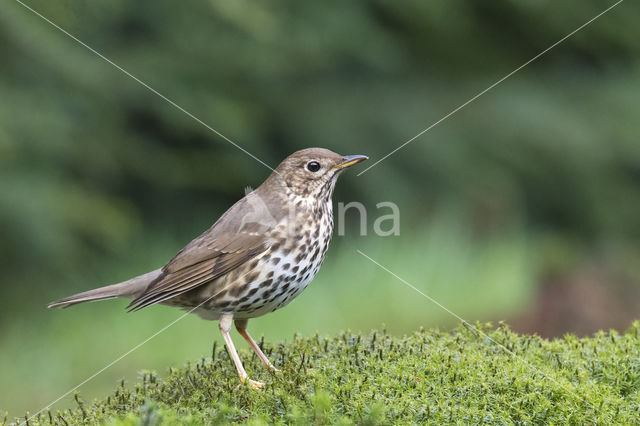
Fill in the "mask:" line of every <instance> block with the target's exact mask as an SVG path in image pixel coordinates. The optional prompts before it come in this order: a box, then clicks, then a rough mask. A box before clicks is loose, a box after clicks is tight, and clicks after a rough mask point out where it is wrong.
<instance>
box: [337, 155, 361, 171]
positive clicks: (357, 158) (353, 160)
mask: <svg viewBox="0 0 640 426" xmlns="http://www.w3.org/2000/svg"><path fill="white" fill-rule="evenodd" d="M368 159H369V157H367V156H366V155H345V156H344V157H342V163H338V164H336V165H335V166H333V167H332V168H330V169H329V171H331V170H336V169H338V170H339V169H344V168H347V167H351V166H353V165H354V164H358V163H360V162H362V161H364V160H368Z"/></svg>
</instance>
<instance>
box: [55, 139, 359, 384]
mask: <svg viewBox="0 0 640 426" xmlns="http://www.w3.org/2000/svg"><path fill="white" fill-rule="evenodd" d="M367 159H368V157H367V156H365V155H346V156H343V155H339V154H336V153H335V152H332V151H330V150H328V149H324V148H307V149H302V150H300V151H296V152H294V153H293V154H291V155H289V156H288V157H287V158H285V159H284V160H283V161H282V162H281V163H280V164H279V165H278V166H277V167H276V168H275V169H274V170H273V172H272V173H271V174H270V175H269V176H268V177H267V179H266V180H265V181H264V182H263V183H262V184H261V185H260V186H259V187H257V188H256V189H255V190H248V191H247V194H246V195H245V196H244V197H243V198H241V199H240V200H239V201H237V202H236V203H235V204H234V205H233V206H231V207H230V208H229V209H228V210H227V211H226V212H225V213H224V214H223V215H222V216H220V218H219V219H218V220H217V221H216V222H215V223H214V224H213V225H212V226H211V227H210V228H209V229H208V230H206V231H205V232H204V233H202V234H201V235H200V236H198V237H196V238H195V239H194V240H192V241H191V242H190V243H189V244H187V245H186V246H185V247H184V248H183V249H182V250H180V251H179V252H178V253H177V254H176V255H175V256H174V257H173V258H172V259H171V260H169V262H168V263H167V264H166V265H165V266H163V267H162V268H159V269H156V270H153V271H151V272H148V273H146V274H143V275H140V276H137V277H134V278H131V279H129V280H127V281H123V282H121V283H118V284H112V285H108V286H105V287H100V288H97V289H94V290H89V291H86V292H83V293H78V294H75V295H73V296H69V297H66V298H64V299H60V300H57V301H54V302H51V303H50V304H49V305H48V307H49V308H66V307H69V306H72V305H76V304H78V303H84V302H91V301H98V300H107V299H114V298H127V299H131V302H130V303H129V305H128V306H127V308H128V311H129V312H131V311H137V310H140V309H142V308H145V307H147V306H150V305H153V304H162V305H169V306H174V307H178V308H182V309H184V310H186V311H187V312H189V313H195V314H197V315H198V316H200V317H201V318H203V319H206V320H218V326H219V329H220V332H221V333H222V337H223V338H224V341H225V344H226V345H227V348H228V350H229V353H230V355H231V358H232V360H233V363H234V364H235V367H236V369H237V371H238V376H239V377H240V381H241V382H243V383H245V382H247V383H248V384H249V385H250V386H251V387H253V388H255V389H260V388H262V387H263V386H264V383H263V382H260V381H256V380H251V379H249V378H248V377H247V373H246V371H245V369H244V367H243V365H242V361H241V360H240V357H239V356H238V353H237V351H236V349H235V346H234V344H233V341H232V340H231V336H230V331H231V327H232V323H233V324H235V327H236V329H237V331H238V333H239V334H240V335H241V336H242V337H243V338H244V339H245V340H246V341H247V342H248V343H249V346H250V347H251V349H252V350H253V351H254V352H255V353H256V355H257V356H258V358H259V359H260V360H261V361H262V363H263V364H264V365H265V366H266V367H267V368H270V369H272V370H274V371H277V369H276V368H275V367H274V366H273V364H272V363H271V362H270V361H269V359H268V358H267V357H266V355H265V354H264V353H263V352H262V350H261V349H260V347H259V346H258V345H257V344H256V342H255V341H254V340H253V338H252V337H251V335H250V334H249V333H248V331H247V324H248V321H249V319H251V318H256V317H259V316H262V315H265V314H267V313H270V312H273V311H275V310H276V309H280V308H282V307H284V306H285V305H287V304H288V303H290V302H291V301H292V300H293V299H294V298H296V297H297V296H298V295H300V293H301V292H302V291H303V290H304V289H305V288H306V287H307V286H308V285H309V283H310V282H311V281H312V280H313V278H314V277H315V276H316V274H317V273H318V270H319V269H320V266H321V264H322V262H323V260H324V258H325V254H326V253H327V249H328V248H329V243H330V241H331V236H332V232H333V207H332V195H333V190H334V188H335V185H336V182H337V180H338V176H339V175H340V174H341V173H342V172H343V171H345V170H346V169H347V168H349V167H350V166H353V165H355V164H357V163H360V162H362V161H364V160H367Z"/></svg>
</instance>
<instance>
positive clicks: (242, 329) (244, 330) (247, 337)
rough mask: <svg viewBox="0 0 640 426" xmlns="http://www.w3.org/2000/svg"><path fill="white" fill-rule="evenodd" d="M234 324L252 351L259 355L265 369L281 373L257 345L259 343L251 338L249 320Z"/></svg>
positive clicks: (240, 320) (237, 321) (236, 321)
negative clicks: (248, 327) (248, 330)
mask: <svg viewBox="0 0 640 426" xmlns="http://www.w3.org/2000/svg"><path fill="white" fill-rule="evenodd" d="M234 322H235V324H236V330H238V333H240V335H241V336H242V337H244V340H246V341H247V342H248V343H249V346H251V349H253V351H254V352H255V353H256V355H258V358H260V361H262V363H263V364H264V365H265V367H267V368H270V369H272V370H273V371H280V370H278V369H277V368H276V367H274V366H273V364H271V362H269V358H267V356H266V355H265V354H264V352H262V350H261V349H260V346H258V345H257V343H256V342H255V341H254V340H253V339H252V338H251V336H250V335H249V333H248V332H247V323H248V322H249V320H246V319H237V320H235V321H234Z"/></svg>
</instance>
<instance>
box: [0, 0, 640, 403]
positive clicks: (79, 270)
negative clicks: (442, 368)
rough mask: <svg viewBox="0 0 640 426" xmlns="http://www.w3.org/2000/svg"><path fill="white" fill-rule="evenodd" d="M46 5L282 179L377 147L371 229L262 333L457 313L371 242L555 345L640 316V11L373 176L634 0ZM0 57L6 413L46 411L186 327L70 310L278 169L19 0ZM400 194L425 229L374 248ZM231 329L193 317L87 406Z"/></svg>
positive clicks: (402, 327)
mask: <svg viewBox="0 0 640 426" xmlns="http://www.w3.org/2000/svg"><path fill="white" fill-rule="evenodd" d="M27 4H29V5H31V6H32V7H34V8H35V9H36V10H38V11H39V12H40V13H42V14H43V15H44V16H46V17H48V18H49V19H51V20H52V21H53V22H55V23H57V24H58V25H60V26H61V27H62V28H64V29H66V30H68V31H69V32H70V33H72V34H73V35H75V36H77V37H78V38H79V39H80V40H82V41H84V42H86V43H87V44H89V45H90V46H92V47H93V48H95V49H96V50H97V51H99V52H101V53H102V54H104V55H105V56H107V57H109V58H110V59H112V60H113V61H114V62H116V63H117V64H119V65H120V66H122V67H124V68H125V69H127V70H128V71H129V72H131V73H132V74H134V75H135V76H137V77H138V78H140V79H141V80H143V81H144V82H146V83H147V84H149V85H150V86H152V87H153V88H155V89H157V90H158V91H159V92H161V93H162V94H164V95H166V96H167V97H169V98H171V99H172V100H174V101H175V102H176V103H177V104H179V105H180V106H182V107H184V108H185V109H187V110H188V111H190V112H192V113H193V114H194V115H195V116H197V117H198V118H200V119H202V120H203V121H204V122H206V123H208V124H209V125H211V126H212V127H214V128H215V129H217V130H219V131H220V132H222V133H223V134H225V135H226V136H228V137H229V138H231V139H232V140H234V141H236V142H237V143H238V144H240V145H241V146H242V147H244V148H246V149H247V150H248V151H250V152H251V153H253V154H255V155H256V156H257V157H259V158H260V159H262V160H264V161H265V162H267V163H268V164H270V165H271V166H275V165H277V164H278V163H279V161H280V160H282V159H283V158H284V157H285V156H286V155H288V154H289V153H291V152H293V151H295V150H298V149H301V148H305V147H310V146H321V147H326V148H329V149H332V150H334V151H337V152H340V153H343V154H367V155H369V156H370V157H371V160H370V161H369V164H366V163H365V164H364V165H361V166H359V169H358V170H352V171H350V172H349V173H346V174H345V175H344V176H343V177H342V178H341V182H340V184H339V185H338V187H337V190H336V194H335V196H334V200H335V201H336V202H338V201H342V202H349V201H356V200H357V201H361V202H363V203H365V205H367V207H368V212H369V217H368V219H367V223H368V230H369V235H367V236H360V235H359V232H358V230H359V225H358V217H357V215H356V214H355V213H354V211H351V212H350V214H349V215H348V217H347V220H348V223H347V224H346V229H347V232H346V235H345V236H342V237H337V236H336V237H335V238H334V242H333V243H332V248H331V250H330V251H329V254H328V258H327V260H326V262H325V265H324V267H323V269H322V271H321V272H320V274H319V275H318V277H317V278H316V280H315V281H314V284H313V285H312V286H310V288H309V289H308V290H307V291H306V292H305V293H304V294H303V295H302V296H301V297H299V298H298V299H297V300H296V301H295V302H294V303H292V304H291V305H290V306H288V307H287V308H286V309H283V310H281V311H278V312H276V313H274V314H272V315H269V316H266V317H264V318H260V319H257V320H253V321H251V324H250V329H251V330H252V331H253V334H254V335H256V336H260V335H262V334H264V335H265V339H266V340H268V341H271V342H274V343H275V342H278V341H280V340H283V339H291V338H292V336H293V334H294V333H302V334H311V333H315V332H316V331H318V332H320V333H323V334H330V333H335V332H337V331H338V330H342V329H348V328H349V329H352V330H364V331H366V330H369V329H371V328H376V327H378V328H379V327H383V324H385V327H387V329H388V330H389V331H390V332H393V333H396V334H401V333H405V332H409V331H412V330H414V329H416V328H418V327H420V326H425V327H435V326H441V327H451V326H452V325H453V324H455V323H456V319H455V318H453V317H452V316H451V315H449V314H448V313H446V312H445V311H443V310H442V309H440V308H439V307H437V306H436V305H434V304H433V303H431V302H430V301H429V300H427V299H425V298H423V297H421V296H420V295H418V294H417V293H415V292H414V291H413V290H411V289H409V288H408V287H406V286H405V285H404V284H402V283H401V282H400V281H398V280H397V279H395V278H394V277H392V276H391V275H389V274H387V273H386V272H384V271H382V270H381V269H379V268H378V267H377V266H375V265H374V264H373V263H371V262H370V261H368V260H367V259H365V258H364V257H362V256H360V255H359V254H357V252H356V250H357V249H359V250H362V251H363V252H364V253H366V254H367V255H369V256H371V257H372V258H374V259H376V260H377V261H379V262H380V263H382V264H383V265H385V266H386V267H388V268H390V269H391V270H392V271H394V272H395V273H396V274H398V275H399V276H400V277H402V278H404V279H406V280H407V281H408V282H410V283H412V284H413V285H415V286H416V287H418V288H419V289H421V290H422V291H424V292H425V293H427V294H429V295H430V296H431V297H433V298H435V299H436V300H438V301H439V302H440V303H442V304H443V305H444V306H446V307H448V308H449V309H451V310H452V311H454V312H456V313H457V314H458V315H460V316H462V317H463V318H465V319H467V320H470V321H473V320H492V321H497V320H502V319H504V320H507V321H508V322H509V323H510V324H512V325H513V327H514V328H515V329H516V330H518V331H523V332H537V333H539V334H542V335H545V336H555V335H561V334H563V333H565V332H574V333H577V334H590V333H592V332H594V331H595V330H597V329H601V328H604V329H607V328H609V327H614V328H625V327H626V326H628V325H629V324H630V323H631V319H632V318H637V317H638V316H639V314H640V309H639V302H640V292H639V287H638V284H639V282H640V246H639V245H638V242H639V240H638V239H639V237H640V191H639V188H640V186H639V185H640V137H639V136H638V135H640V116H639V111H640V26H639V25H638V24H637V23H638V19H637V18H638V16H640V4H638V2H631V1H627V2H623V3H622V4H621V5H620V6H618V7H617V8H615V9H613V10H612V11H611V12H610V13H608V14H607V15H605V16H603V17H602V18H601V19H599V20H598V21H596V22H595V23H593V24H591V25H589V26H588V27H587V28H585V29H584V30H582V31H580V32H579V33H577V34H576V35H574V36H573V37H571V38H570V39H568V40H567V41H565V42H564V43H562V44H561V45H559V46H558V47H556V48H555V49H553V50H552V51H550V52H549V53H548V54H546V55H544V56H543V57H541V58H540V59H539V60H537V61H536V62H534V63H532V64H531V65H529V66H528V67H526V68H525V69H523V70H522V71H520V72H519V73H517V74H515V75H514V76H513V77H511V78H510V79H508V80H507V81H505V82H503V83H502V84H500V85H499V86H498V87H496V88H495V89H493V90H492V91H491V92H489V93H487V94H486V95H484V96H483V97H481V98H480V99H478V100H477V101H476V102H474V103H472V104H471V105H469V106H468V107H466V108H464V109H463V110H461V111H460V112H458V113H457V114H455V115H454V116H452V117H451V118H449V119H448V120H446V121H444V122H442V123H441V124H440V125H438V126H437V127H435V128H434V129H432V130H431V131H429V132H427V133H426V134H425V135H423V136H422V137H420V138H419V139H417V140H415V141H414V142H412V143H411V144H409V145H408V146H407V147H406V148H405V149H403V150H401V151H399V152H398V153H396V154H394V155H393V156H391V157H389V158H388V159H387V160H385V161H383V162H382V163H380V164H379V165H378V166H376V167H374V168H373V169H371V170H369V171H368V172H367V173H365V174H363V175H362V176H359V177H358V176H356V173H355V172H359V171H361V170H363V169H364V167H366V166H368V165H370V164H372V163H373V161H376V160H378V159H379V158H381V157H382V156H384V155H385V154H387V153H388V152H389V151H391V150H392V149H394V148H396V147H397V146H398V145H400V144H401V143H403V142H404V141H406V140H407V139H409V138H411V137H413V136H414V135H415V134H417V133H418V132H419V131H421V130H422V129H424V128H426V127H428V126H429V125H430V124H432V123H433V122H435V121H437V120H438V119H440V118H441V117H442V116H444V115H445V114H447V113H448V112H449V111H451V110H453V109H454V108H456V107H457V106H459V105H460V104H462V103H463V102H465V101H467V100H468V99H469V98H471V97H472V96H474V95H475V94H476V93H478V92H479V91H481V90H483V89H484V88H486V87H488V86H489V85H490V84H492V83H494V82H495V81H497V80H498V79H499V78H501V77H502V76H504V75H505V74H507V73H509V72H511V71H512V70H514V69H515V68H516V67H518V66H519V65H521V64H522V63H524V62H525V61H527V60H529V59H530V58H532V57H533V56H535V55H536V54H538V53H539V52H541V51H542V50H544V49H545V48H547V47H548V46H549V45H551V44H552V43H554V42H556V41H557V40H559V39H560V38H562V37H563V36H565V35H566V34H568V33H569V32H571V31H573V30H574V29H575V28H577V27H578V26H580V25H582V24H583V23H585V22H586V21H587V20H589V19H590V18H592V17H593V16H594V15H596V14H597V13H599V12H600V11H602V10H604V9H605V8H606V7H608V6H609V5H611V4H612V2H608V1H596V0H592V1H577V0H571V1H569V2H552V1H549V0H538V1H508V0H500V1H492V2H480V1H462V0H447V1H428V2H427V1H390V0H386V1H383V0H379V1H368V2H364V1H362V2H360V1H357V2H336V1H330V2H315V3H313V2H295V1H272V2H267V3H262V2H257V3H256V2H248V1H233V2H231V1H229V2H226V1H186V2H168V1H137V2H130V1H122V0H110V1H106V0H100V1H92V2H83V1H76V0H65V1H59V2H46V1H44V0H38V1H36V0H30V1H28V2H27ZM0 57H1V62H0V63H1V66H0V233H1V234H0V261H1V262H2V274H1V278H0V280H1V281H0V288H1V291H2V293H1V294H2V297H0V365H2V368H0V389H1V390H0V409H6V410H9V412H10V414H11V415H21V414H22V413H23V412H24V411H25V410H30V411H31V412H35V411H37V410H38V409H40V408H41V407H42V406H44V405H45V404H46V403H48V402H50V401H52V400H53V399H55V398H56V397H57V396H59V395H60V394H62V393H63V392H65V391H67V390H68V389H70V388H71V387H72V386H74V385H76V384H78V383H79V382H80V381H82V380H83V379H85V378H86V377H88V376H90V375H91V374H92V373H94V372H95V371H97V370H99V369H100V368H102V367H103V366H104V365H106V364H108V363H109V362H111V361H113V360H114V359H115V358H117V357H118V356H120V355H121V354H123V353H125V352H126V351H128V350H129V349H131V348H132V347H133V346H135V345H136V344H138V343H139V342H140V341H142V340H143V339H145V338H147V337H149V336H151V335H152V334H154V333H155V332H156V331H158V330H159V329H161V328H162V327H164V326H165V325H167V324H168V323H170V322H171V321H173V320H174V319H176V318H178V317H179V316H180V315H182V312H181V311H178V310H175V309H171V308H167V307H160V306H158V307H152V308H149V309H144V310H143V311H141V312H136V313H134V314H126V313H125V311H124V306H125V305H126V303H127V302H126V301H111V302H104V303H96V304H88V305H81V306H78V307H74V308H73V309H69V310H64V311H48V310H47V309H46V308H45V306H46V303H47V302H49V301H51V300H53V299H56V298H59V297H62V296H67V295H69V294H71V293H74V292H78V291H82V290H87V289H89V288H93V287H96V286H98V285H101V284H109V283H113V282H117V281H120V280H123V279H126V278H129V277H131V276H134V275H138V274H141V273H143V272H147V271H148V270H151V269H154V268H157V267H159V266H161V265H162V264H164V263H165V262H166V261H167V260H168V259H169V258H171V257H172V256H173V255H174V254H175V253H176V252H177V251H178V250H179V249H180V248H181V247H182V246H183V245H184V244H186V243H187V242H188V241H189V240H190V239H192V238H193V237H195V236H196V235H198V234H199V233H200V232H202V231H203V230H205V229H206V228H208V227H209V226H210V225H211V223H213V222H214V221H215V220H216V219H217V218H218V216H219V215H220V214H221V213H223V212H224V211H225V210H226V208H228V207H229V206H230V205H231V204H232V203H233V202H234V201H235V200H237V199H238V198H240V197H241V196H242V195H243V187H244V186H246V185H251V186H254V187H255V186H257V185H259V184H260V183H261V182H262V180H264V179H265V178H266V176H267V175H268V173H269V170H268V169H267V168H266V167H264V166H262V165H260V164H259V163H257V162H256V161H255V160H253V159H252V158H250V157H249V156H247V155H246V154H244V153H242V152H241V151H239V150H238V149H236V148H234V147H233V146H232V145H231V144H229V143H228V142H226V141H224V140H222V139H221V138H219V137H218V136H216V135H215V134H213V133H212V132H210V131H209V130H207V129H206V128H205V127H203V126H202V125H200V124H198V123H197V122H196V121H194V120H193V119H191V118H189V117H188V116H186V115H185V114H183V113H182V112H180V111H178V110H177V109H176V108H174V107H172V106H171V105H169V104H168V103H167V102H165V101H164V100H162V99H161V98H159V97H158V96H156V95H154V94H153V93H151V92H150V91H149V90H147V89H145V88H143V87H142V86H140V85H139V84H138V83H136V82H135V81H134V80H132V79H131V78H129V77H127V76H126V75H124V74H123V73H121V72H120V71H118V70H116V69H115V68H114V67H112V66H111V65H109V64H107V63H106V62H104V61H103V60H101V59H99V58H98V57H96V56H95V55H94V54H92V53H91V52H90V51H88V50H87V49H86V48H84V47H82V46H80V45H79V44H77V43H75V42H74V41H73V40H71V39H70V38H68V37H67V36H65V35H64V34H62V33H61V32H60V31H58V30H56V29H55V28H53V27H52V26H50V25H49V24H48V23H46V22H45V21H43V20H42V19H40V18H39V17H37V16H36V15H34V14H33V13H32V12H30V11H28V10H27V9H25V8H24V7H22V6H21V5H20V4H18V3H16V2H13V1H7V2H5V3H4V5H3V7H2V8H1V9H0ZM381 201H393V202H395V203H396V204H397V205H398V206H399V208H400V211H401V225H400V236H392V237H379V236H376V235H375V234H373V232H372V225H373V221H374V220H375V219H376V218H377V217H378V216H380V215H382V214H387V213H388V210H384V209H381V210H376V208H375V205H376V203H378V202H381ZM214 339H216V340H217V341H218V343H219V344H221V343H222V339H221V338H220V336H219V333H218V330H217V326H216V324H215V323H211V322H206V321H202V320H200V319H199V318H196V317H193V318H192V317H189V318H186V319H184V320H182V321H180V322H178V323H177V324H175V325H174V326H172V327H171V328H169V329H168V330H167V331H166V332H164V333H162V334H161V335H159V336H158V337H156V338H155V339H153V340H151V341H149V342H148V343H147V344H145V345H144V346H142V347H141V348H140V349H138V350H136V351H135V352H133V353H132V354H131V355H129V356H128V357H126V358H125V359H123V360H122V361H120V362H118V363H117V364H115V365H114V366H113V367H111V368H110V369H108V370H107V371H105V372H104V373H102V374H100V375H99V376H98V377H96V378H95V379H94V380H92V381H91V382H90V383H88V384H87V385H85V386H83V387H82V388H81V392H82V393H83V396H84V397H85V399H91V398H94V397H98V396H102V395H104V394H105V393H106V392H107V391H108V390H110V389H111V388H113V387H114V386H115V385H116V382H117V381H118V380H119V379H120V378H121V377H125V378H126V379H127V380H135V378H136V374H137V372H138V371H140V370H142V369H155V370H157V371H159V372H160V373H161V375H162V373H163V372H164V371H166V370H167V369H168V368H169V367H170V366H179V365H182V364H184V363H185V362H187V361H189V360H192V361H193V360H198V359H199V358H201V357H203V356H210V352H211V345H212V341H213V340H214ZM236 340H237V341H238V343H239V344H240V339H237V338H236ZM240 346H242V347H244V346H243V344H240ZM71 404H72V402H71V398H70V397H69V398H66V399H64V400H63V401H62V402H61V403H60V404H58V405H57V406H58V407H66V406H70V405H71Z"/></svg>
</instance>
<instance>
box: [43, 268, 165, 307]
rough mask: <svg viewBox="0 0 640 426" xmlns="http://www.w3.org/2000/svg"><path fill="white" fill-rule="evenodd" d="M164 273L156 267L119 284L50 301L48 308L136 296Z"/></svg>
mask: <svg viewBox="0 0 640 426" xmlns="http://www.w3.org/2000/svg"><path fill="white" fill-rule="evenodd" d="M161 273H162V270H161V269H156V270H155V271H151V272H149V273H146V274H144V275H140V276H138V277H135V278H131V279H130V280H127V281H123V282H121V283H118V284H112V285H108V286H106V287H100V288H96V289H93V290H89V291H85V292H83V293H78V294H74V295H73V296H69V297H65V298H64V299H60V300H56V301H55V302H51V303H49V305H47V307H48V308H68V307H69V306H73V305H76V304H78V303H84V302H93V301H96V300H107V299H115V298H116V297H135V296H136V295H138V294H139V293H141V292H143V291H144V290H145V289H146V288H147V287H148V286H149V284H151V282H152V281H153V280H155V279H156V278H157V277H159V276H160V274H161Z"/></svg>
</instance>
